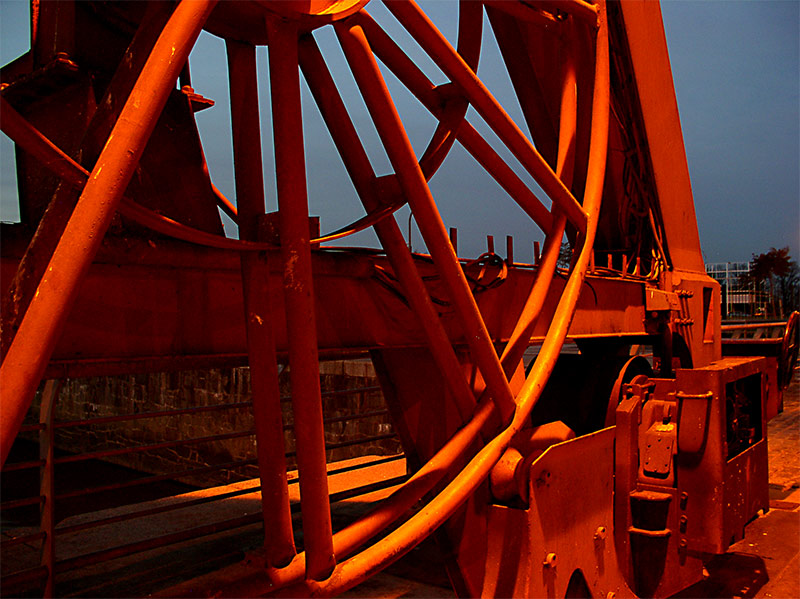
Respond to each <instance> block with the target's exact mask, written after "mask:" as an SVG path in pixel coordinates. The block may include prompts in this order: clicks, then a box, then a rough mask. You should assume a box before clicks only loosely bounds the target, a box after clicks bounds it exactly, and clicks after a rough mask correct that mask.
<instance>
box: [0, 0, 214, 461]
mask: <svg viewBox="0 0 800 599" xmlns="http://www.w3.org/2000/svg"><path fill="white" fill-rule="evenodd" d="M214 5H215V1H214V0H198V1H196V2H181V3H180V4H179V5H178V6H177V8H176V9H175V12H174V13H173V15H172V17H170V20H169V22H168V23H167V25H166V27H165V28H164V31H163V32H162V33H161V35H160V36H159V39H158V41H157V42H156V45H155V47H154V48H153V51H152V53H151V54H150V57H149V58H148V60H147V62H146V64H145V66H144V69H143V70H142V73H141V75H140V76H139V78H138V80H137V81H136V84H135V85H134V88H133V90H132V91H131V94H130V97H129V98H128V101H127V102H126V103H125V107H124V108H123V110H122V113H121V114H120V117H119V119H118V120H117V124H116V125H115V126H114V129H113V130H112V133H111V135H110V137H109V140H108V142H107V143H106V146H105V148H104V149H103V151H102V153H101V154H100V157H99V158H98V160H97V164H96V165H95V168H94V169H93V171H92V174H91V176H90V178H89V181H88V183H87V184H86V187H84V190H83V193H82V194H81V197H80V198H79V200H78V204H77V206H76V207H75V210H74V211H73V213H72V216H71V217H70V219H69V222H68V223H67V226H66V228H65V229H64V233H63V235H62V237H61V239H60V241H59V243H58V245H57V246H56V249H55V251H54V252H53V255H52V257H51V259H50V263H49V265H48V267H47V270H46V271H45V274H44V275H43V276H42V279H41V281H40V282H39V286H38V287H37V290H36V294H35V295H34V297H33V299H32V300H31V303H30V305H29V306H28V310H27V311H26V313H25V316H24V318H23V319H22V322H21V324H20V328H19V330H18V331H17V334H16V335H15V337H14V340H13V342H12V343H11V346H10V347H9V350H8V353H7V354H6V357H5V359H4V360H3V364H2V367H0V382H1V383H2V388H3V401H2V402H0V464H2V463H5V460H6V457H7V456H8V452H9V450H10V449H11V444H12V442H13V441H14V438H15V437H16V434H17V431H18V430H19V427H20V426H21V424H22V420H23V419H24V417H25V412H26V411H27V410H28V407H29V406H30V403H31V400H32V399H33V395H34V392H35V391H36V388H37V386H38V385H39V381H40V379H41V377H42V374H43V373H44V369H45V367H46V366H47V362H48V361H49V359H50V356H51V354H52V352H53V349H54V348H55V344H56V342H57V341H58V338H59V336H60V333H61V329H62V327H63V325H64V323H65V321H66V318H67V316H68V315H69V311H70V308H71V307H72V304H73V303H74V301H75V299H76V297H77V295H78V290H79V287H80V283H81V281H82V280H83V278H84V276H85V274H86V271H87V270H88V268H89V265H90V264H91V262H92V260H93V258H94V255H95V254H96V253H97V249H98V248H99V247H100V243H101V242H102V240H103V236H104V235H105V232H106V230H107V229H108V226H109V224H110V223H111V218H112V217H113V216H114V213H115V211H116V209H117V206H118V205H119V202H120V200H121V198H122V195H123V193H124V192H125V188H126V187H127V185H128V182H129V181H130V179H131V177H132V176H133V173H134V170H135V169H136V165H137V164H138V162H139V158H140V156H141V154H142V152H143V151H144V147H145V145H146V142H147V140H148V138H149V137H150V134H151V132H152V131H153V128H154V127H155V124H156V121H157V119H158V117H159V115H160V114H161V111H162V109H163V107H164V105H165V104H166V101H167V97H168V96H169V93H170V91H171V90H172V89H173V88H174V85H175V81H176V80H177V78H178V74H179V73H180V71H181V69H182V68H183V65H184V63H185V62H186V59H187V58H188V56H189V52H190V51H191V49H192V47H193V46H194V41H195V40H196V39H197V36H198V35H199V33H200V29H201V27H202V26H203V24H204V23H205V21H206V19H207V17H208V15H209V14H210V12H211V10H212V9H213V8H214Z"/></svg>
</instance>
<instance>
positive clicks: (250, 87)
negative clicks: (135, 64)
mask: <svg viewBox="0 0 800 599" xmlns="http://www.w3.org/2000/svg"><path fill="white" fill-rule="evenodd" d="M226 48H227V53H228V71H229V80H230V94H231V124H232V127H231V128H232V131H233V155H234V168H235V172H236V200H237V207H238V211H239V236H240V237H241V238H242V239H246V240H249V241H258V219H259V217H262V216H263V215H264V213H265V210H266V205H265V203H264V176H263V172H262V163H261V125H260V123H259V116H258V81H257V75H256V49H255V46H253V45H251V44H245V43H241V42H236V41H231V40H228V41H227V42H226ZM239 256H240V260H241V266H242V290H243V293H244V310H245V326H246V327H247V350H248V363H249V365H250V381H251V386H252V392H253V417H254V419H255V428H256V451H257V457H258V473H259V476H260V477H261V511H262V516H263V521H264V549H265V551H266V563H267V565H268V566H273V567H281V566H285V565H286V564H288V563H289V562H290V561H291V560H292V558H293V557H294V556H295V554H296V550H295V546H294V534H293V531H292V514H291V511H290V506H289V486H288V483H287V479H286V457H285V455H284V453H285V447H284V442H283V419H282V417H281V398H280V385H279V383H278V363H277V354H276V351H275V339H274V336H273V329H272V314H271V311H270V306H269V260H268V256H269V255H268V253H267V252H261V253H259V254H256V253H255V252H241V253H240V254H239Z"/></svg>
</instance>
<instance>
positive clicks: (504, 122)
mask: <svg viewBox="0 0 800 599" xmlns="http://www.w3.org/2000/svg"><path fill="white" fill-rule="evenodd" d="M387 8H388V9H389V10H390V11H391V12H392V14H393V15H394V16H395V17H396V18H397V19H398V20H399V21H400V23H401V24H402V25H403V26H404V27H405V28H406V30H408V32H409V33H411V35H412V36H413V37H414V39H415V40H416V41H417V43H419V44H420V45H421V46H422V48H423V49H424V50H425V51H426V52H427V53H428V55H429V56H430V57H431V58H432V59H433V60H434V61H435V62H436V64H437V65H438V66H439V68H441V69H442V71H444V73H445V74H446V75H447V76H448V77H450V79H451V80H452V81H453V82H455V83H456V84H458V86H459V87H460V88H461V89H462V91H463V92H464V94H465V95H466V96H467V98H468V99H469V101H470V103H471V104H472V106H473V107H474V108H475V110H477V111H478V113H479V114H480V115H481V116H482V117H483V118H484V119H485V120H486V122H487V123H488V124H489V126H490V127H492V129H493V130H494V131H495V133H496V134H497V135H498V136H499V137H500V139H501V140H502V141H503V143H505V144H506V145H507V146H508V148H509V149H510V150H511V151H512V153H513V154H514V155H515V156H516V158H517V159H518V160H519V161H520V162H521V163H522V165H523V166H524V167H525V169H526V170H528V172H529V173H530V174H531V175H532V176H533V177H534V178H535V179H536V181H537V182H538V183H539V185H541V187H542V189H543V190H544V191H545V193H547V195H548V196H549V197H550V199H552V200H553V202H556V203H558V204H559V205H560V206H561V208H562V209H563V210H564V212H565V213H566V215H567V218H568V219H569V220H570V222H572V224H573V225H575V227H576V228H577V229H578V230H579V231H585V230H586V211H585V209H584V208H583V207H582V206H581V205H580V204H579V203H578V202H577V200H576V199H575V198H574V197H573V195H572V193H571V192H570V191H569V189H567V188H566V186H565V185H564V184H563V182H562V181H561V180H560V179H559V178H558V177H557V176H556V174H555V173H554V172H553V170H552V169H551V168H550V166H549V165H548V164H547V162H546V161H545V160H544V158H542V156H541V155H540V154H539V152H537V150H536V148H535V147H533V144H531V142H530V140H528V138H527V137H525V134H524V133H523V132H522V131H521V130H520V129H519V127H517V125H516V124H515V123H514V121H513V120H512V119H511V117H510V116H509V115H508V114H507V113H506V112H505V110H503V108H502V107H501V106H500V104H499V103H498V102H497V100H496V99H495V98H494V97H493V96H492V94H491V93H490V92H489V90H488V89H486V87H485V86H484V85H483V83H482V82H481V81H480V79H478V77H477V75H475V73H474V72H473V71H472V69H470V68H469V66H468V65H467V64H466V63H464V61H463V60H462V59H461V57H460V56H459V55H458V52H456V51H455V49H454V48H453V47H452V46H451V45H450V43H449V42H448V41H447V40H446V39H445V38H444V37H443V36H442V35H441V34H440V33H439V31H438V30H437V29H436V28H435V27H434V25H433V23H431V22H430V20H429V19H428V17H427V16H426V15H425V14H424V13H423V12H422V11H421V10H420V8H419V7H418V6H417V5H416V4H415V3H414V2H407V3H406V2H390V3H388V4H387Z"/></svg>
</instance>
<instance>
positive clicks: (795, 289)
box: [778, 260, 800, 316]
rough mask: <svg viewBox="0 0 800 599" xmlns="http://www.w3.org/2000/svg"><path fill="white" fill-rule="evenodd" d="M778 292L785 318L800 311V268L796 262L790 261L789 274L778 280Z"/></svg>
mask: <svg viewBox="0 0 800 599" xmlns="http://www.w3.org/2000/svg"><path fill="white" fill-rule="evenodd" d="M778 291H779V293H780V297H781V301H782V303H783V313H784V316H785V315H787V314H791V313H792V312H793V311H795V310H800V266H798V265H797V262H795V261H794V260H792V261H790V263H789V271H788V272H787V274H786V275H784V276H782V277H780V278H779V279H778Z"/></svg>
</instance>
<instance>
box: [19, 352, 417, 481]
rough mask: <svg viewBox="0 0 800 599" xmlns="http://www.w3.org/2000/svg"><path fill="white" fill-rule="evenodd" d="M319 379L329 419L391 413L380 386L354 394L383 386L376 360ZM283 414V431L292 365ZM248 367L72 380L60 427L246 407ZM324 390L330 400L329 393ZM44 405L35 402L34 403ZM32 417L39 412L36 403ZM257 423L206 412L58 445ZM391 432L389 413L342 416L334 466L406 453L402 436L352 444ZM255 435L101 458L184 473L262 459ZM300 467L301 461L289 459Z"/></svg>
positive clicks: (87, 433)
mask: <svg viewBox="0 0 800 599" xmlns="http://www.w3.org/2000/svg"><path fill="white" fill-rule="evenodd" d="M320 383H321V386H322V391H323V395H324V397H323V410H324V417H325V418H326V419H329V418H336V419H339V418H341V417H346V416H348V415H352V414H364V413H366V412H372V411H380V410H384V409H385V405H384V400H383V395H382V393H381V392H380V390H377V389H371V390H360V391H355V392H353V393H343V391H345V390H348V389H364V388H367V387H377V386H378V382H377V379H376V377H375V373H374V370H373V368H372V364H371V362H369V361H368V360H351V361H337V362H323V363H322V364H321V375H320ZM280 384H281V393H282V395H283V396H284V399H283V400H282V403H281V405H282V412H283V420H284V424H285V425H291V424H292V413H291V402H290V400H289V395H290V392H291V389H290V385H289V372H288V368H287V369H284V370H283V371H282V372H281V374H280ZM250 393H251V391H250V370H249V368H246V367H243V368H228V369H212V370H193V371H181V372H169V373H157V374H142V375H128V376H116V377H103V378H87V379H70V380H67V381H65V382H64V385H63V387H62V389H61V393H60V396H59V399H58V403H57V407H56V412H55V418H56V421H59V422H63V421H82V420H89V419H97V418H104V417H111V416H118V415H129V414H144V413H147V412H162V411H165V410H180V409H184V408H195V407H200V406H217V405H230V404H236V403H242V402H249V401H250V400H251V395H250ZM326 394H327V395H326ZM37 403H38V402H37ZM32 414H37V415H38V407H37V406H34V409H33V411H32ZM253 427H254V423H253V415H252V408H251V407H250V406H246V407H237V408H229V409H224V410H218V411H213V412H199V413H192V414H182V415H175V416H160V417H157V418H142V419H137V420H130V421H126V422H113V423H98V422H97V421H96V420H93V422H92V423H91V424H87V425H79V426H74V427H59V428H57V429H56V446H57V447H58V448H59V449H60V450H64V451H68V452H72V453H86V452H93V451H112V452H113V451H114V450H118V449H121V448H125V447H131V446H141V445H159V444H165V443H172V442H175V441H179V440H186V439H198V438H203V437H211V436H218V435H224V434H228V433H236V432H244V431H249V430H252V429H253ZM391 432H392V427H391V424H390V421H389V417H388V415H385V414H384V415H379V416H371V417H369V418H362V419H356V420H339V421H337V422H331V423H327V424H326V425H325V437H326V443H327V444H328V445H335V444H344V445H347V446H345V447H340V448H336V449H329V450H328V456H327V457H328V461H338V460H343V459H347V458H351V457H356V456H360V455H391V454H396V453H399V452H400V451H401V449H400V444H399V441H398V440H397V439H396V438H392V439H383V440H378V441H372V442H369V443H367V444H359V445H348V444H349V443H350V442H352V441H356V440H359V439H364V438H368V437H374V436H378V435H383V434H387V433H391ZM284 442H285V446H286V451H287V452H290V453H291V452H293V451H294V449H295V447H294V435H293V432H292V430H291V426H289V428H288V430H286V431H285V432H284ZM255 443H256V439H255V436H254V435H247V436H243V437H239V438H235V439H226V440H214V441H205V442H202V443H193V444H188V445H181V446H170V447H152V448H148V449H147V450H146V451H139V452H136V453H129V454H126V455H107V456H104V457H103V459H105V460H108V461H111V462H113V463H116V464H120V465H123V466H127V467H130V468H134V469H136V470H140V471H142V472H148V473H154V474H166V473H178V472H180V471H184V470H190V469H195V468H199V467H204V466H210V465H219V464H226V463H229V462H233V461H239V460H248V459H251V460H252V459H255V449H256V447H255ZM288 462H289V468H290V469H292V468H294V458H293V457H292V456H291V455H290V457H289V458H288ZM257 475H258V471H257V468H256V466H255V465H250V466H239V467H236V468H225V469H223V470H221V471H219V472H215V473H204V474H200V475H191V476H189V475H183V476H178V477H177V478H178V479H179V480H181V481H183V482H187V483H189V484H194V485H198V486H211V485H216V484H226V483H228V482H232V481H236V480H243V479H247V478H253V477H256V476H257Z"/></svg>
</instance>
